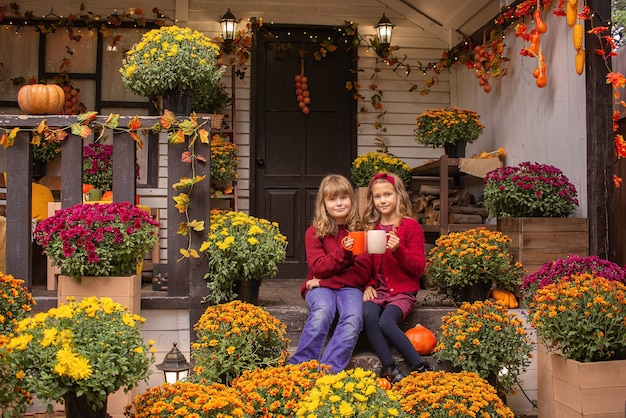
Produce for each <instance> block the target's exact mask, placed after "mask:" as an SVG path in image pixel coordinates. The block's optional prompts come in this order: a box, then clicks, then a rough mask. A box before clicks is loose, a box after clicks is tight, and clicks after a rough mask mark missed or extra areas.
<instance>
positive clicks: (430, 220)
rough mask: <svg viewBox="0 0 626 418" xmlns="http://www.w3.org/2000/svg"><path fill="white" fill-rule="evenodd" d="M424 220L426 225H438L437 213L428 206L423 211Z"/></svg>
mask: <svg viewBox="0 0 626 418" xmlns="http://www.w3.org/2000/svg"><path fill="white" fill-rule="evenodd" d="M424 219H425V221H426V222H425V224H426V225H439V211H438V210H435V209H433V207H432V206H428V207H427V208H426V209H425V210H424Z"/></svg>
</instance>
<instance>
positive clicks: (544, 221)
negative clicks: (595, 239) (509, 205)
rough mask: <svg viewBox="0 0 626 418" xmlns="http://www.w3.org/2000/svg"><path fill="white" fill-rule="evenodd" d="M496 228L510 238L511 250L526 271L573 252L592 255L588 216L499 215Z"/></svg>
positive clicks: (535, 269) (532, 271) (534, 269)
mask: <svg viewBox="0 0 626 418" xmlns="http://www.w3.org/2000/svg"><path fill="white" fill-rule="evenodd" d="M497 229H498V231H500V232H502V233H503V234H505V235H507V236H508V237H509V238H511V244H510V250H511V253H512V254H513V257H515V259H516V260H517V261H519V262H521V263H522V264H523V265H524V268H525V269H526V273H527V274H531V273H534V272H536V271H537V270H539V269H540V268H541V266H542V265H543V264H545V263H547V262H549V261H552V260H556V259H558V258H566V257H567V256H569V255H571V254H576V255H579V256H583V257H585V256H588V255H589V223H588V221H587V218H507V219H498V224H497Z"/></svg>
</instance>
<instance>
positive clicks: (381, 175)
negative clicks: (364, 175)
mask: <svg viewBox="0 0 626 418" xmlns="http://www.w3.org/2000/svg"><path fill="white" fill-rule="evenodd" d="M378 179H383V180H387V181H388V182H389V183H391V184H392V185H393V186H394V187H396V181H395V180H394V179H393V177H391V176H390V175H389V174H387V173H378V174H376V175H375V176H374V177H373V178H372V181H370V185H369V189H370V190H372V185H373V184H374V182H375V181H376V180H378Z"/></svg>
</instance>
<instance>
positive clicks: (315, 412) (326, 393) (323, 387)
mask: <svg viewBox="0 0 626 418" xmlns="http://www.w3.org/2000/svg"><path fill="white" fill-rule="evenodd" d="M297 408H298V409H297V411H296V416H299V417H302V416H305V417H340V416H343V417H363V418H366V417H367V418H369V417H404V416H407V415H406V414H404V413H403V412H402V410H401V409H400V404H399V402H398V397H397V396H395V395H394V394H393V393H392V392H386V391H385V390H384V389H382V388H381V387H379V386H378V382H377V376H376V374H375V373H374V372H373V371H371V370H363V369H362V368H360V367H357V368H355V369H348V370H342V371H340V372H339V373H336V374H326V375H324V376H322V377H320V378H318V379H317V381H316V382H315V386H313V388H312V389H311V390H310V391H309V392H308V393H307V394H306V395H305V396H304V398H303V399H302V400H301V401H300V402H299V403H298V407H297Z"/></svg>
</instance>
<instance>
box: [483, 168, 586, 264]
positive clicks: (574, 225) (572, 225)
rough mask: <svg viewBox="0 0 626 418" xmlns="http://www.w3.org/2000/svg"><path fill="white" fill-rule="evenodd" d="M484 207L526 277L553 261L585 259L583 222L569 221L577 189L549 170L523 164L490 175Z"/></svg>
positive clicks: (552, 169) (573, 208)
mask: <svg viewBox="0 0 626 418" xmlns="http://www.w3.org/2000/svg"><path fill="white" fill-rule="evenodd" d="M484 204H485V208H487V209H488V210H489V215H490V216H491V217H492V218H494V217H495V218H497V229H498V231H501V232H502V233H503V234H505V235H507V236H509V237H510V238H511V239H512V241H513V243H512V246H511V250H512V251H514V252H515V254H516V257H517V260H518V261H520V262H522V263H523V264H524V267H525V268H526V270H527V271H528V273H534V272H535V271H537V270H539V268H541V266H542V265H543V264H544V263H547V262H548V261H551V260H554V259H556V258H565V257H567V256H568V255H570V254H578V255H581V256H586V255H587V254H588V251H589V236H588V230H589V227H588V222H587V219H586V218H572V217H569V216H570V215H571V214H572V213H573V212H574V210H575V209H576V207H577V206H578V199H577V193H576V188H575V187H574V185H573V184H572V183H570V181H569V179H568V178H567V177H566V176H565V175H564V174H563V172H562V171H561V170H559V169H558V168H556V167H554V166H551V165H547V164H539V163H531V162H523V163H520V164H519V165H518V166H516V167H500V168H498V169H495V170H492V171H490V172H489V173H487V175H486V176H485V190H484Z"/></svg>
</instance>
